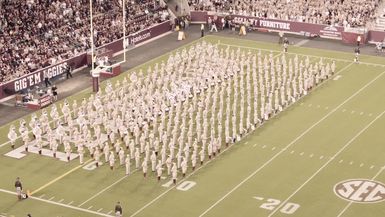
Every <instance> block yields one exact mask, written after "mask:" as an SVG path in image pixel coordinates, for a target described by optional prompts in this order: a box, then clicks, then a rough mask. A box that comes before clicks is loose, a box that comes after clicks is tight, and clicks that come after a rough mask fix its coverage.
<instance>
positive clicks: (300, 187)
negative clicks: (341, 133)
mask: <svg viewBox="0 0 385 217" xmlns="http://www.w3.org/2000/svg"><path fill="white" fill-rule="evenodd" d="M384 113H385V110H384V111H383V112H381V114H380V115H378V116H377V117H376V118H375V119H374V120H372V121H371V122H370V123H369V124H367V125H366V126H365V127H364V128H363V129H362V130H360V132H358V133H357V134H356V135H355V136H354V137H353V138H352V139H350V140H349V141H348V142H347V143H346V144H345V145H344V146H343V147H342V148H341V149H340V150H338V151H337V153H335V154H334V155H333V157H331V158H330V159H329V160H328V161H327V162H326V163H325V164H324V165H322V167H320V168H319V169H318V170H317V171H316V172H315V173H313V175H311V176H310V177H309V178H308V179H307V180H306V181H305V182H304V183H303V184H302V185H301V186H299V188H297V190H295V191H294V192H293V193H292V194H291V195H290V196H289V197H288V198H287V199H286V200H284V201H283V202H282V203H281V204H280V205H278V206H277V207H276V208H275V209H274V210H273V212H271V213H270V214H269V215H268V217H271V216H273V215H274V214H275V213H276V212H277V211H278V210H279V209H281V208H282V204H286V203H287V202H288V201H289V200H290V199H291V198H292V197H293V196H294V195H295V194H297V193H298V192H299V191H300V190H301V189H302V188H303V187H304V186H305V185H306V184H307V183H309V182H310V181H311V180H312V179H313V178H314V177H315V176H317V175H318V174H319V173H320V172H321V171H322V170H323V169H324V168H325V167H327V166H328V165H329V164H330V163H331V162H332V161H333V160H334V159H335V158H336V157H337V156H338V155H340V154H341V153H342V152H343V151H345V149H346V148H347V147H349V146H350V145H351V144H352V143H353V142H354V141H355V140H356V139H357V138H358V137H359V136H361V134H362V133H364V132H365V131H366V130H367V129H368V128H369V127H371V126H372V125H373V123H374V122H376V121H377V120H378V119H379V118H381V117H382V115H383V114H384ZM350 164H353V161H351V162H350ZM382 169H383V168H382ZM382 169H381V170H380V172H381V171H382ZM380 172H379V173H380ZM379 173H378V174H379ZM375 177H377V176H375Z"/></svg>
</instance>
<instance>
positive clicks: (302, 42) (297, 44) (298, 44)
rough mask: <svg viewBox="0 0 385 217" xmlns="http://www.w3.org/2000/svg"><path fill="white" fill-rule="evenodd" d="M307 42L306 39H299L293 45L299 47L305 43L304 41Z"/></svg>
mask: <svg viewBox="0 0 385 217" xmlns="http://www.w3.org/2000/svg"><path fill="white" fill-rule="evenodd" d="M308 42H309V40H307V39H305V40H301V41H299V42H298V43H296V44H295V45H294V46H295V47H301V46H302V45H304V44H306V43H308Z"/></svg>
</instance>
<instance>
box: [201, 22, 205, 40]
mask: <svg viewBox="0 0 385 217" xmlns="http://www.w3.org/2000/svg"><path fill="white" fill-rule="evenodd" d="M204 36H205V24H203V23H202V24H201V37H204Z"/></svg>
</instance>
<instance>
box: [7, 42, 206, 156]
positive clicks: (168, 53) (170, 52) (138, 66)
mask: <svg viewBox="0 0 385 217" xmlns="http://www.w3.org/2000/svg"><path fill="white" fill-rule="evenodd" d="M202 40H204V37H203V38H199V39H197V40H194V41H192V42H189V43H187V44H185V45H183V46H180V47H178V48H176V49H174V50H171V51H169V52H167V53H164V54H163V55H161V56H158V57H156V58H154V59H151V60H149V61H147V62H145V63H142V64H139V65H137V66H135V67H134V68H133V69H131V70H128V71H125V72H123V73H127V72H129V71H132V70H134V69H137V68H140V67H142V66H143V65H145V64H147V63H149V62H154V61H156V60H158V59H160V58H162V57H164V56H167V55H170V54H172V53H173V52H176V51H178V50H180V49H182V48H185V47H188V46H190V45H191V44H194V43H198V42H200V41H202ZM107 80H108V79H107ZM103 82H104V81H103ZM89 89H90V87H88V88H85V89H83V90H81V91H80V92H78V93H76V94H74V95H77V94H80V93H84V92H86V91H88V90H89ZM71 96H73V95H71ZM66 98H68V97H66ZM66 98H64V99H66ZM64 99H62V100H60V101H58V102H55V103H56V104H58V103H60V102H61V101H63V100H64ZM48 108H49V107H48ZM33 113H36V112H32V113H31V114H33ZM70 113H71V114H72V113H73V110H71V111H70ZM28 115H30V114H28ZM28 115H26V116H28ZM26 116H23V117H21V118H25V117H26ZM63 117H64V115H61V116H59V118H60V119H61V118H63ZM21 118H18V119H16V120H19V119H21ZM53 122H54V120H51V121H49V124H51V123H53ZM10 123H11V122H10ZM7 125H8V124H4V125H3V126H0V129H1V128H3V127H5V126H7ZM27 129H28V133H31V131H32V130H30V129H29V128H27ZM20 138H21V135H20V136H18V137H16V140H18V139H20ZM9 143H10V141H7V142H5V143H3V144H1V145H0V148H2V147H3V146H6V145H7V144H9Z"/></svg>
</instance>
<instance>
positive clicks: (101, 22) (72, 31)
mask: <svg viewBox="0 0 385 217" xmlns="http://www.w3.org/2000/svg"><path fill="white" fill-rule="evenodd" d="M92 3H93V7H92V13H93V27H94V44H95V46H96V47H99V46H101V45H103V44H105V43H108V42H112V41H114V40H116V39H119V38H121V37H122V36H123V18H122V17H123V12H122V11H123V10H122V5H123V2H122V0H92ZM125 7H126V35H129V34H131V33H134V32H137V31H140V30H142V29H145V28H148V27H150V26H152V25H154V24H156V23H159V22H162V21H164V20H166V19H169V15H168V13H167V10H166V8H164V7H161V6H160V4H159V1H158V0H125ZM0 14H2V16H1V17H0V83H3V82H6V81H9V80H12V79H14V78H17V77H20V76H22V75H24V74H27V73H31V72H33V71H35V70H37V69H40V68H43V67H46V66H49V65H52V64H55V63H58V62H60V61H62V60H65V59H67V58H70V57H73V56H75V55H77V54H79V53H81V52H84V51H86V50H88V49H89V48H90V47H91V42H90V41H91V40H90V39H91V37H90V35H91V34H90V2H89V0H23V1H15V0H0Z"/></svg>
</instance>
